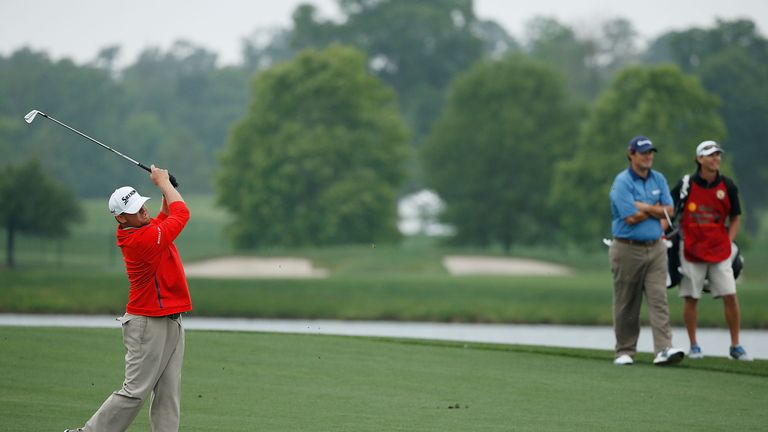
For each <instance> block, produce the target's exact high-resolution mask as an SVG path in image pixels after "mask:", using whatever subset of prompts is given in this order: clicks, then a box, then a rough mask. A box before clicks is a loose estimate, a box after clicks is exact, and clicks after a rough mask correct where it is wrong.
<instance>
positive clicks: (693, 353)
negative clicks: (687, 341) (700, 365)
mask: <svg viewBox="0 0 768 432" xmlns="http://www.w3.org/2000/svg"><path fill="white" fill-rule="evenodd" d="M688 358H690V359H703V358H704V353H703V352H701V347H700V346H699V345H698V344H694V345H691V350H690V351H688Z"/></svg>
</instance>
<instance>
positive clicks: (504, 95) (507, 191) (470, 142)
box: [423, 55, 578, 250]
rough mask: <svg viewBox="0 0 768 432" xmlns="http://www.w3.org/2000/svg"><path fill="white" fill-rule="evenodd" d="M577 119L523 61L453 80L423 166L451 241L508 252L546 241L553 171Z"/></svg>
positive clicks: (540, 69)
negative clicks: (440, 203) (497, 246)
mask: <svg viewBox="0 0 768 432" xmlns="http://www.w3.org/2000/svg"><path fill="white" fill-rule="evenodd" d="M577 114H578V113H577V111H576V110H574V109H573V108H572V107H571V106H570V105H569V103H568V98H567V96H566V93H565V88H564V84H563V83H562V81H561V80H560V78H559V76H558V75H557V74H556V73H555V72H554V71H553V70H552V69H550V68H548V67H546V66H543V65H541V64H539V63H536V62H534V61H531V60H529V59H528V58H526V57H524V56H521V55H516V56H510V57H507V58H504V59H502V60H497V61H484V62H481V63H478V64H477V65H476V66H474V67H473V68H472V69H470V70H469V71H468V72H467V73H465V74H464V75H461V76H460V77H459V78H457V79H456V81H455V82H454V83H453V84H452V86H451V87H450V90H449V93H448V98H447V104H446V107H445V110H444V111H443V114H442V115H441V117H440V118H439V120H438V121H437V122H436V124H435V127H434V129H433V132H432V133H431V134H430V135H429V137H428V138H427V140H426V142H425V144H424V148H423V160H424V163H425V167H426V172H427V181H428V185H429V186H430V187H432V188H434V189H435V190H436V191H437V193H438V194H439V195H440V196H441V197H442V198H443V200H444V201H445V203H446V212H445V214H444V216H443V219H444V221H445V222H448V223H451V224H453V225H454V226H455V227H456V228H457V236H456V240H457V241H459V242H462V243H469V244H478V245H488V244H501V245H502V246H503V247H504V248H505V250H509V248H510V247H511V246H512V244H515V243H535V242H539V241H542V240H544V239H547V238H550V235H549V234H550V233H551V232H552V226H551V224H550V223H551V222H552V218H551V217H548V215H547V213H546V199H547V193H548V191H549V187H550V178H551V171H552V166H553V164H554V163H555V162H556V161H557V160H558V159H560V158H562V157H566V156H570V152H571V149H572V148H573V146H574V141H575V138H576V133H577V119H578V115H577Z"/></svg>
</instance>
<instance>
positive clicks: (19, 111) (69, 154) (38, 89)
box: [0, 49, 135, 195]
mask: <svg viewBox="0 0 768 432" xmlns="http://www.w3.org/2000/svg"><path fill="white" fill-rule="evenodd" d="M124 101H125V99H124V93H123V92H122V89H121V87H120V85H119V84H117V83H116V82H115V81H114V79H113V78H112V77H111V76H110V73H109V71H107V70H105V69H100V68H96V67H93V66H78V65H76V64H74V63H73V62H72V61H71V60H66V59H64V60H59V61H56V62H54V61H51V60H50V59H49V58H48V56H47V55H46V54H45V53H40V52H34V51H31V50H28V49H21V50H18V51H16V52H14V53H13V54H12V55H11V56H10V57H7V58H3V57H0V116H2V117H7V118H11V119H14V120H15V121H16V122H17V123H18V124H19V125H20V126H21V127H22V128H21V129H19V132H18V133H17V134H16V135H15V137H14V139H13V141H12V143H13V149H14V151H12V152H10V153H4V154H3V162H10V163H20V162H22V161H26V160H28V159H30V158H39V160H40V163H41V164H42V165H43V166H44V167H45V170H46V172H48V173H49V174H50V175H51V176H53V177H54V178H56V179H59V180H61V181H62V182H63V183H65V184H67V185H71V187H72V188H73V190H74V191H76V192H77V193H78V194H80V195H96V194H103V193H105V192H106V187H105V186H104V181H103V180H104V178H103V171H102V170H98V169H93V167H95V166H96V167H100V168H102V169H105V170H109V172H110V173H113V174H114V175H116V176H120V175H121V174H122V173H124V172H127V171H129V170H130V171H131V172H133V170H134V169H135V168H132V167H131V166H130V164H125V163H120V162H118V161H117V160H116V159H115V156H114V155H113V154H110V153H109V152H106V151H103V150H99V149H98V148H97V147H96V146H95V145H94V144H92V143H88V142H84V140H83V139H82V138H80V137H78V136H77V135H75V134H73V133H72V132H69V131H67V130H65V129H63V128H61V127H59V126H57V125H55V124H54V123H52V122H50V121H48V120H46V119H44V118H41V117H38V119H37V120H35V122H34V123H33V124H31V125H27V124H25V123H24V122H23V120H21V117H22V116H24V114H26V113H27V112H28V111H29V110H31V109H39V110H41V111H43V112H45V113H47V114H50V115H51V116H53V117H55V118H57V119H59V120H61V121H63V122H65V123H67V124H69V125H72V126H73V127H75V128H77V129H79V130H81V131H83V132H84V133H86V134H88V135H90V136H93V137H95V138H97V139H99V140H101V141H103V142H105V143H108V144H110V145H112V146H115V147H117V148H121V149H125V150H126V152H127V151H128V150H129V149H127V148H125V147H122V146H119V145H118V141H117V140H116V137H117V136H118V135H119V132H118V131H119V130H120V124H119V120H120V118H121V114H122V113H123V109H124V107H125V105H124ZM107 187H108V186H107Z"/></svg>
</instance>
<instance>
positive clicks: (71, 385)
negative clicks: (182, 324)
mask: <svg viewBox="0 0 768 432" xmlns="http://www.w3.org/2000/svg"><path fill="white" fill-rule="evenodd" d="M0 352H2V355H1V356H0V371H2V374H0V430H3V431H58V430H63V429H64V428H65V427H74V426H80V425H82V423H83V422H84V421H85V420H86V419H87V418H88V417H89V416H90V415H91V414H92V413H93V411H94V410H96V409H97V408H98V407H99V405H100V404H101V403H102V402H103V401H104V399H105V398H106V397H107V396H108V395H109V393H110V392H111V391H112V390H114V389H116V388H118V387H119V386H120V384H121V382H122V365H123V362H122V358H123V348H122V341H121V337H120V332H119V330H117V329H62V328H56V329H46V328H15V327H0ZM610 360H611V354H610V353H609V352H601V351H592V350H572V349H555V348H534V347H523V346H501V345H499V346H495V345H479V344H462V343H435V342H419V341H397V340H388V339H373V338H353V337H332V336H310V335H276V334H262V333H226V332H224V333H217V332H202V331H191V332H189V333H188V334H187V351H186V362H185V367H184V383H183V400H182V427H181V429H182V430H184V431H248V432H251V431H256V430H259V431H291V432H295V431H355V432H360V431H376V432H379V431H440V432H450V431H510V430H515V431H525V430H536V431H538V430H546V431H558V430H562V431H580V430H582V431H603V430H604V431H614V430H713V431H715V430H763V428H764V427H765V424H766V422H767V421H768V414H767V411H766V409H765V407H766V406H768V362H765V361H756V362H753V363H751V364H746V363H737V362H733V361H727V360H723V359H705V360H702V361H700V362H695V363H694V362H685V363H683V364H682V365H680V366H677V367H667V368H662V367H654V366H651V365H650V364H649V362H650V356H649V355H640V356H639V361H640V363H638V364H635V365H634V366H629V367H617V366H614V365H613V364H612V363H611V361H610ZM130 430H131V431H145V430H148V425H147V414H146V407H145V410H144V412H142V413H141V414H139V417H138V418H137V421H136V422H135V424H134V426H133V427H132V428H131V429H130Z"/></svg>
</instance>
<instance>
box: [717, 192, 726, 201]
mask: <svg viewBox="0 0 768 432" xmlns="http://www.w3.org/2000/svg"><path fill="white" fill-rule="evenodd" d="M715 196H716V197H717V199H719V200H721V199H723V198H725V191H724V190H722V189H720V190H718V191H717V192H716V193H715Z"/></svg>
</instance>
